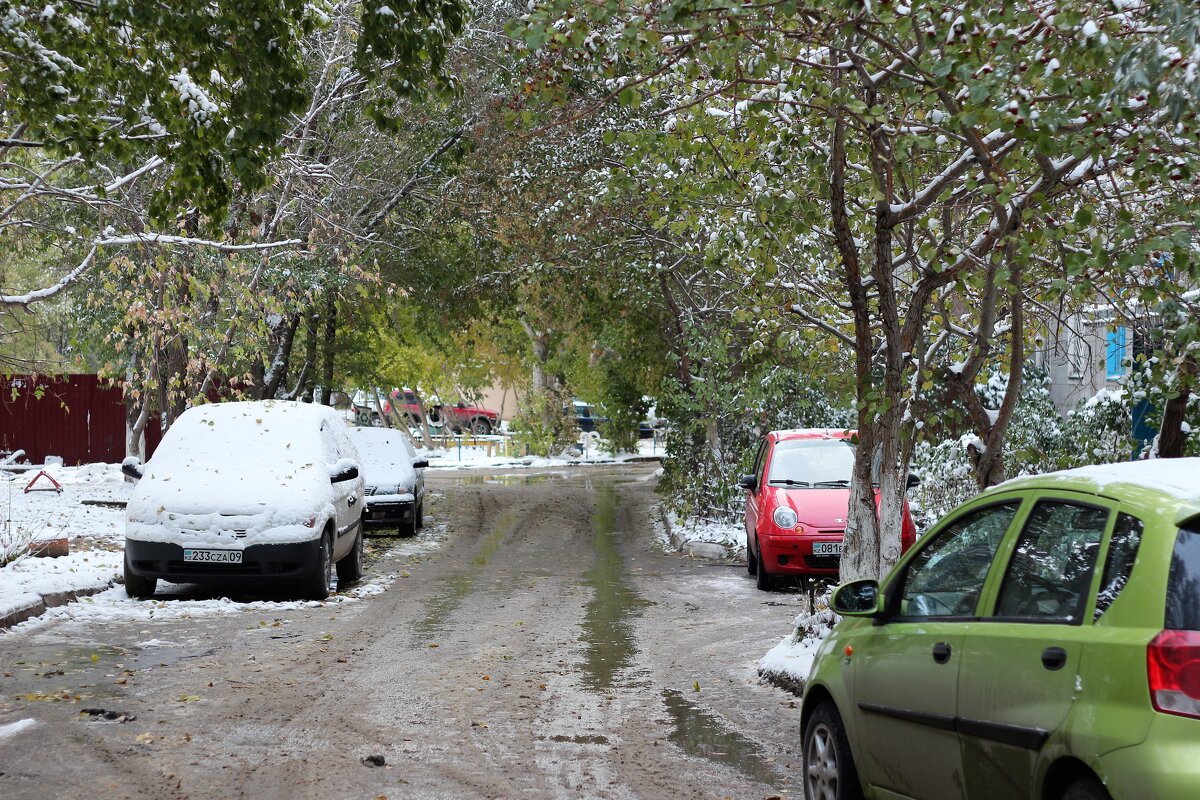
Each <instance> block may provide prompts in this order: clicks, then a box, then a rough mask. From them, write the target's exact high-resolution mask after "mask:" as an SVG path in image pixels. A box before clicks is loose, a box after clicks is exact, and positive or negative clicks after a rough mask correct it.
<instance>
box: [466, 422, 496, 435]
mask: <svg viewBox="0 0 1200 800" xmlns="http://www.w3.org/2000/svg"><path fill="white" fill-rule="evenodd" d="M471 433H473V434H475V435H476V436H491V435H492V423H490V422H488V421H487V420H486V419H477V420H475V421H474V422H472V423H471Z"/></svg>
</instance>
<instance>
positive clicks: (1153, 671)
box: [1146, 631, 1200, 719]
mask: <svg viewBox="0 0 1200 800" xmlns="http://www.w3.org/2000/svg"><path fill="white" fill-rule="evenodd" d="M1146 672H1147V677H1148V678H1149V680H1150V702H1151V703H1153V704H1154V708H1155V710H1157V711H1161V712H1163V713H1164V714H1177V715H1179V716H1181V717H1196V718H1198V719H1200V631H1163V632H1162V633H1160V634H1159V635H1158V636H1155V637H1154V639H1153V640H1151V642H1150V644H1149V645H1147V646H1146Z"/></svg>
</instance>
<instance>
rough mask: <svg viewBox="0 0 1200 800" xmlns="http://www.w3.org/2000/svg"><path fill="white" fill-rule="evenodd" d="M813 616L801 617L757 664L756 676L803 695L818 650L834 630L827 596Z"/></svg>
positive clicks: (802, 615)
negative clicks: (788, 632)
mask: <svg viewBox="0 0 1200 800" xmlns="http://www.w3.org/2000/svg"><path fill="white" fill-rule="evenodd" d="M816 607H817V610H816V613H813V614H807V613H805V614H800V615H799V616H797V617H796V622H795V627H794V629H793V630H792V632H791V633H790V634H788V635H787V636H785V637H784V638H783V639H782V640H781V641H780V642H779V643H778V644H776V645H775V646H774V647H772V648H771V649H770V650H768V651H767V653H766V655H764V656H763V657H762V658H761V659H759V662H758V674H759V675H760V676H762V677H764V678H766V679H767V680H769V681H770V682H771V683H774V684H776V685H777V686H780V687H782V688H784V689H788V690H790V691H792V692H794V693H795V694H797V695H799V694H803V692H804V684H805V683H806V682H807V681H808V674H809V673H810V672H811V671H812V665H813V661H814V660H815V659H816V655H817V649H818V648H819V647H820V646H821V642H822V641H823V640H824V639H825V637H826V636H828V635H829V632H830V631H831V630H833V626H834V624H835V623H836V622H837V620H838V615H837V614H834V613H833V611H831V610H830V609H829V595H828V594H826V595H825V596H824V597H819V598H817V604H816Z"/></svg>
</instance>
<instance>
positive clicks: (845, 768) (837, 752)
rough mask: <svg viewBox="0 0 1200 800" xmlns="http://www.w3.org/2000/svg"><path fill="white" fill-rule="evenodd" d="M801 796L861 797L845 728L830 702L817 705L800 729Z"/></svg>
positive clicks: (817, 799) (825, 799) (816, 799)
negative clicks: (801, 757) (802, 768)
mask: <svg viewBox="0 0 1200 800" xmlns="http://www.w3.org/2000/svg"><path fill="white" fill-rule="evenodd" d="M804 796H805V798H807V800H861V798H862V796H863V794H862V788H861V787H860V786H859V784H858V771H857V770H855V768H854V757H853V756H852V755H851V754H850V741H849V740H848V739H847V738H846V728H845V726H844V725H842V718H841V716H840V715H839V714H838V712H837V709H836V708H834V706H833V703H822V704H821V705H819V706H817V708H816V710H814V711H813V713H812V716H811V717H809V719H808V725H807V726H806V727H805V729H804Z"/></svg>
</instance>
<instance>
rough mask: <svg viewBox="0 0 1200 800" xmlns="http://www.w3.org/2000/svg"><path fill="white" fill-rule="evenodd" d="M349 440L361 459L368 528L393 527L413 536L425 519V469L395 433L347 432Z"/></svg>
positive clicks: (402, 437)
mask: <svg viewBox="0 0 1200 800" xmlns="http://www.w3.org/2000/svg"><path fill="white" fill-rule="evenodd" d="M350 439H351V440H352V441H353V442H354V445H355V447H357V448H358V452H359V455H360V456H361V457H362V467H363V475H364V478H365V493H366V511H365V512H364V514H363V523H364V524H365V525H366V526H367V527H369V528H387V527H395V528H399V529H400V533H401V534H403V535H405V536H412V535H414V534H416V532H417V529H418V528H420V527H421V526H422V525H423V524H424V519H425V467H427V466H429V462H428V461H427V460H426V459H424V458H419V457H418V456H417V452H416V449H415V448H414V447H413V444H412V440H411V439H409V437H408V436H407V435H406V434H405V433H404V432H403V431H399V430H388V429H384V428H351V429H350Z"/></svg>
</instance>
